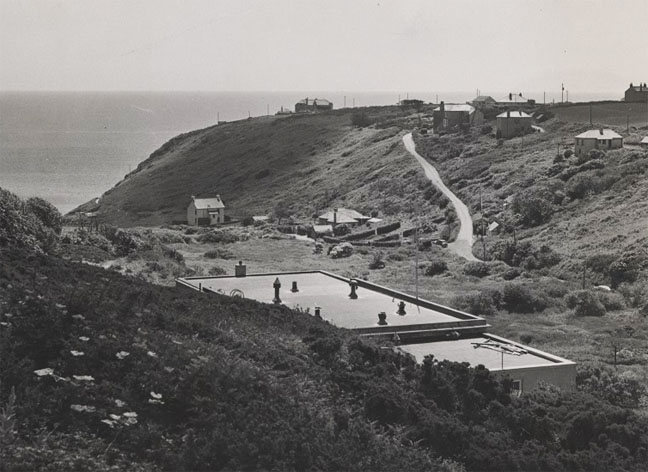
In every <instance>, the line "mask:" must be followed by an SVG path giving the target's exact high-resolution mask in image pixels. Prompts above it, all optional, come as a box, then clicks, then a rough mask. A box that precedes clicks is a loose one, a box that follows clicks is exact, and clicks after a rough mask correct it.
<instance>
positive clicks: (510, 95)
mask: <svg viewBox="0 0 648 472" xmlns="http://www.w3.org/2000/svg"><path fill="white" fill-rule="evenodd" d="M511 101H513V94H512V93H509V102H511Z"/></svg>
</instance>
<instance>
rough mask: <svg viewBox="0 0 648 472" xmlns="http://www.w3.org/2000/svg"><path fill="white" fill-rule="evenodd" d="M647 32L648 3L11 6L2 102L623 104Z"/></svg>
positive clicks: (65, 2)
mask: <svg viewBox="0 0 648 472" xmlns="http://www.w3.org/2000/svg"><path fill="white" fill-rule="evenodd" d="M646 25H648V0H614V1H613V0H443V1H441V0H420V1H419V0H394V1H386V0H373V1H365V0H325V1H324V0H319V1H317V0H239V1H235V0H230V1H223V0H181V1H176V0H0V90H160V91H170V90H192V91H193V90H196V91H198V90H200V91H229V90H232V91H292V90H300V91H306V90H330V91H358V92H362V91H392V90H412V91H423V90H430V89H434V90H444V91H460V90H461V91H463V90H471V91H472V90H476V89H480V90H482V91H488V90H497V91H502V90H534V91H539V90H547V89H558V90H559V89H560V84H561V83H565V84H566V87H568V88H571V89H573V90H587V91H589V92H609V91H617V92H618V93H619V94H620V95H621V94H622V92H623V90H625V88H627V86H628V84H629V83H630V82H634V83H638V82H640V81H642V82H648V32H647V31H648V30H647V29H646V28H647V26H646Z"/></svg>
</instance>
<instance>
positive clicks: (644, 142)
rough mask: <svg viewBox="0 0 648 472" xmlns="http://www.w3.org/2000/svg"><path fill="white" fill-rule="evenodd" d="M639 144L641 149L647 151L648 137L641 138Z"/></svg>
mask: <svg viewBox="0 0 648 472" xmlns="http://www.w3.org/2000/svg"><path fill="white" fill-rule="evenodd" d="M639 144H640V145H641V148H642V149H648V136H646V137H645V138H643V139H642V140H641V142H640V143H639Z"/></svg>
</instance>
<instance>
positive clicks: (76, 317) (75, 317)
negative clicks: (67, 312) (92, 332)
mask: <svg viewBox="0 0 648 472" xmlns="http://www.w3.org/2000/svg"><path fill="white" fill-rule="evenodd" d="M72 318H74V319H75V320H80V321H82V320H85V316H83V315H72Z"/></svg>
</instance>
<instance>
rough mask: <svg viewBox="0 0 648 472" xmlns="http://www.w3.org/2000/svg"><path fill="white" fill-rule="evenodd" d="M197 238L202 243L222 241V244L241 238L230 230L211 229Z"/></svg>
mask: <svg viewBox="0 0 648 472" xmlns="http://www.w3.org/2000/svg"><path fill="white" fill-rule="evenodd" d="M196 240H197V241H198V242H200V243H209V244H214V243H222V244H229V243H235V242H237V241H239V240H240V238H239V237H238V236H237V235H236V234H234V233H231V232H230V231H221V230H214V231H210V232H208V233H204V234H201V235H200V236H198V237H197V238H196Z"/></svg>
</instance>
